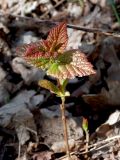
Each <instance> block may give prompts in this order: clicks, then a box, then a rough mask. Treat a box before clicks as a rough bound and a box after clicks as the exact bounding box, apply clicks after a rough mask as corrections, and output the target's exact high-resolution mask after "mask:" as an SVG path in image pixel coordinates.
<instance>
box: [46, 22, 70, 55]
mask: <svg viewBox="0 0 120 160" xmlns="http://www.w3.org/2000/svg"><path fill="white" fill-rule="evenodd" d="M47 41H49V42H50V45H51V48H52V49H53V50H56V49H57V51H58V52H60V53H62V52H63V51H64V50H65V48H66V46H67V42H68V35H67V25H66V23H65V22H62V23H60V24H59V25H58V26H56V27H54V28H53V29H51V30H50V32H49V35H48V38H47ZM57 47H58V48H57Z"/></svg>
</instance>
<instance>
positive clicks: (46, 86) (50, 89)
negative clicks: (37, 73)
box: [38, 80, 60, 94]
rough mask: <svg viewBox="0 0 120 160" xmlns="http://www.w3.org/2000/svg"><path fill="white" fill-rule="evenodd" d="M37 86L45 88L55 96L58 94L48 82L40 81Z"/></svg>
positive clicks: (57, 90) (54, 87)
mask: <svg viewBox="0 0 120 160" xmlns="http://www.w3.org/2000/svg"><path fill="white" fill-rule="evenodd" d="M38 84H39V85H40V86H41V87H43V88H45V89H48V90H49V91H50V92H53V93H55V94H59V92H60V91H59V88H57V87H56V86H55V85H54V84H53V83H52V82H50V81H48V80H40V81H39V82H38Z"/></svg>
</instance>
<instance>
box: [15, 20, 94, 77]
mask: <svg viewBox="0 0 120 160" xmlns="http://www.w3.org/2000/svg"><path fill="white" fill-rule="evenodd" d="M67 41H68V36H67V25H66V23H65V22H62V23H60V24H59V25H57V26H56V27H54V28H53V29H51V30H50V32H49V35H48V38H47V39H46V40H42V41H38V42H35V43H30V44H26V45H23V46H22V47H19V48H18V49H17V50H18V52H19V53H20V54H21V53H22V54H23V56H24V58H25V59H26V60H27V61H28V62H29V63H30V64H33V65H34V66H36V67H38V68H42V69H45V70H47V74H48V75H51V76H53V77H55V78H58V79H72V78H74V77H75V76H79V77H82V76H87V75H90V74H94V73H95V71H94V69H93V66H92V64H91V63H90V62H88V60H87V58H86V56H85V55H84V53H82V52H81V51H79V50H70V51H65V48H66V46H67Z"/></svg>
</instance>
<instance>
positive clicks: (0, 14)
mask: <svg viewBox="0 0 120 160" xmlns="http://www.w3.org/2000/svg"><path fill="white" fill-rule="evenodd" d="M3 16H4V17H6V16H10V17H13V18H18V20H19V21H21V22H23V21H25V22H26V21H27V22H26V23H25V24H26V25H28V24H29V23H31V24H33V26H34V24H35V26H36V28H40V27H41V26H40V25H41V24H42V25H44V26H50V27H53V26H54V25H56V24H58V23H59V22H53V21H50V20H40V19H38V18H32V17H23V16H19V15H13V14H8V13H4V12H2V11H0V17H3ZM18 20H16V21H18ZM67 27H68V28H72V29H76V30H81V31H84V32H90V33H99V34H103V35H106V36H113V37H116V38H120V33H118V32H113V31H111V30H104V29H100V28H87V27H84V26H77V25H72V24H67Z"/></svg>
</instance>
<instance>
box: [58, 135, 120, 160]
mask: <svg viewBox="0 0 120 160" xmlns="http://www.w3.org/2000/svg"><path fill="white" fill-rule="evenodd" d="M117 139H120V135H115V136H113V137H109V138H107V139H104V140H101V141H99V142H97V143H94V144H91V145H88V148H89V151H88V152H86V151H85V149H86V148H82V149H81V150H80V151H79V153H78V152H77V151H75V152H71V153H70V155H82V154H86V153H89V152H92V151H94V150H98V149H100V145H102V148H104V147H106V145H108V144H110V143H112V142H115V141H116V140H117ZM105 143H107V144H105ZM64 158H66V156H63V157H61V158H59V159H58V160H62V159H64Z"/></svg>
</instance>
